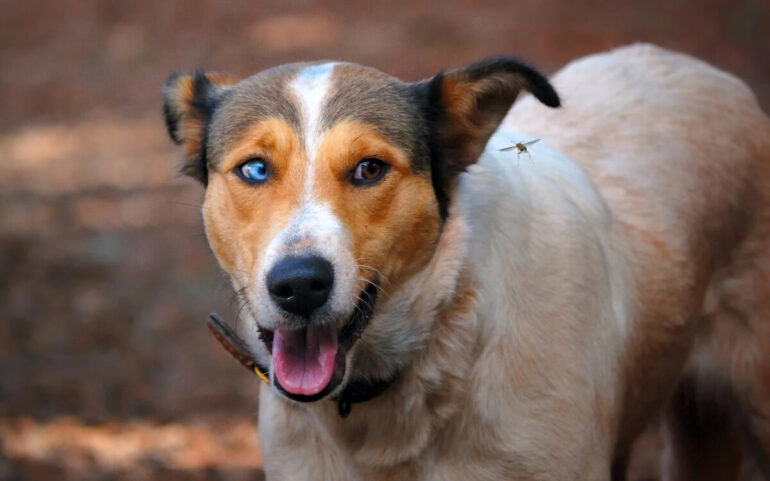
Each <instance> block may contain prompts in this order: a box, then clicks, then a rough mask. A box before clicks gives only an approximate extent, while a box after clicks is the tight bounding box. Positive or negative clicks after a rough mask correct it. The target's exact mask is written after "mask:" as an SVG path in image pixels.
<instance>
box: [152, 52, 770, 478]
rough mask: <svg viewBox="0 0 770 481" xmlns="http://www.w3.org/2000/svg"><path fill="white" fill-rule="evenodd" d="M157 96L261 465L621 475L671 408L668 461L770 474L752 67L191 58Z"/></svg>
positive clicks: (765, 187)
mask: <svg viewBox="0 0 770 481" xmlns="http://www.w3.org/2000/svg"><path fill="white" fill-rule="evenodd" d="M520 96H521V97H522V98H521V99H520V100H519V101H518V102H516V103H515V105H513V104H514V101H516V100H517V98H518V97H520ZM512 105H513V107H511V106H512ZM164 111H165V117H166V122H167V126H168V131H169V133H170V136H171V138H172V139H173V140H174V141H175V142H176V143H177V144H179V145H180V146H181V147H182V149H183V151H184V160H183V171H184V172H185V173H186V174H188V175H190V176H192V177H194V178H196V179H198V180H199V181H201V182H202V184H203V185H204V186H205V189H206V190H205V201H204V204H203V208H202V212H203V220H204V225H205V230H206V235H207V237H208V240H209V243H210V246H211V248H212V250H213V252H214V254H215V256H216V257H217V259H218V261H219V263H220V264H221V266H222V267H223V269H224V270H225V271H226V272H227V273H228V274H229V277H230V279H231V280H232V285H233V287H234V289H235V290H236V292H237V293H238V294H239V296H241V298H242V299H243V302H244V303H245V306H246V307H245V309H244V312H245V315H244V319H243V320H242V321H243V323H244V324H243V325H244V326H245V327H244V329H242V331H243V332H244V334H245V336H246V338H245V340H244V345H245V346H246V347H245V348H244V349H247V350H248V351H249V355H250V356H253V358H254V360H255V363H256V364H257V365H260V366H263V368H262V369H264V371H265V374H266V378H267V382H266V383H264V385H263V386H262V388H261V392H260V403H259V433H260V442H261V448H262V450H263V456H264V460H265V472H266V475H267V478H268V479H274V480H317V479H329V480H359V479H361V480H364V479H365V480H379V479H381V480H386V479H387V480H394V479H409V480H467V479H474V480H502V479H510V480H525V479H526V480H567V479H569V480H608V479H613V480H620V479H624V475H625V471H626V465H627V462H628V458H629V453H630V452H631V447H632V444H633V441H634V440H635V439H636V438H637V437H638V435H639V433H640V432H641V431H642V430H643V429H644V427H645V426H646V425H648V424H649V423H651V422H654V421H655V420H656V419H661V420H662V421H663V422H664V424H665V430H664V431H665V433H666V436H665V445H666V449H665V455H664V456H663V461H662V469H663V471H664V478H665V479H683V480H689V479H699V480H704V479H718V480H722V481H723V480H728V479H738V478H739V477H740V476H741V475H742V474H744V473H745V472H747V469H753V470H755V472H757V473H761V474H762V475H764V476H765V478H766V479H770V461H769V460H768V459H769V458H768V453H769V452H770V121H769V120H768V118H767V117H766V116H765V114H764V113H763V112H762V111H761V109H760V108H759V106H758V104H757V102H756V100H755V98H754V96H753V94H752V93H751V91H750V90H749V89H748V88H747V87H746V86H745V85H744V84H743V83H742V82H741V81H740V80H738V79H736V78H735V77H733V76H731V75H729V74H727V73H725V72H722V71H720V70H718V69H716V68H714V67H712V66H709V65H707V64H706V63H703V62H701V61H699V60H696V59H694V58H691V57H689V56H686V55H682V54H678V53H673V52H669V51H666V50H664V49H662V48H658V47H655V46H650V45H633V46H628V47H624V48H619V49H616V50H613V51H610V52H607V53H602V54H597V55H593V56H589V57H586V58H583V59H580V60H577V61H574V62H573V63H571V64H569V65H567V66H566V67H564V68H563V69H562V70H561V71H560V72H558V73H557V74H556V75H555V76H554V77H553V78H552V80H551V81H549V80H548V79H546V78H545V77H544V76H543V75H542V74H540V73H539V72H538V71H537V70H535V69H534V68H532V67H530V66H528V65H526V64H524V63H522V62H521V61H519V60H516V59H513V58H506V57H502V58H494V59H487V60H484V61H481V62H478V63H474V64H471V65H468V66H466V67H463V68H458V69H455V70H449V71H444V72H441V73H438V74H437V75H435V76H434V77H432V78H430V79H427V80H424V81H420V82H415V83H407V82H402V81H400V80H398V79H395V78H393V77H391V76H388V75H386V74H384V73H381V72H379V71H377V70H375V69H372V68H368V67H363V66H360V65H355V64H350V63H332V62H320V63H301V64H290V65H284V66H280V67H276V68H273V69H270V70H266V71H263V72H261V73H258V74H256V75H254V76H252V77H249V78H246V79H243V80H239V79H237V78H235V77H233V76H230V75H226V74H218V73H208V72H203V71H196V72H191V73H178V74H174V75H172V76H171V77H170V78H169V79H168V81H167V83H166V85H165V88H164ZM533 139H541V140H540V141H539V142H537V143H536V144H535V143H531V144H528V145H529V148H528V153H529V154H530V157H529V158H528V159H527V161H526V162H517V159H516V158H515V155H514V154H515V152H510V151H508V152H506V151H505V149H506V148H508V147H510V146H511V145H513V144H515V143H525V142H531V141H532V140H533ZM522 145H524V144H522Z"/></svg>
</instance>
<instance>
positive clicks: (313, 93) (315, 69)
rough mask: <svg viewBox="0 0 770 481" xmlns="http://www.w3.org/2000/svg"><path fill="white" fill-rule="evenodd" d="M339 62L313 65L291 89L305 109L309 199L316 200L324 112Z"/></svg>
mask: <svg viewBox="0 0 770 481" xmlns="http://www.w3.org/2000/svg"><path fill="white" fill-rule="evenodd" d="M336 65H337V64H336V63H333V62H329V63H323V64H319V65H311V66H309V67H305V68H304V69H302V70H300V71H299V73H298V74H297V77H296V78H295V79H294V80H293V81H292V82H291V84H290V85H289V88H290V89H291V91H292V92H293V93H294V95H295V96H296V97H297V99H298V100H299V105H300V108H301V109H302V131H303V133H304V141H305V152H306V154H307V170H306V174H305V201H306V202H309V201H311V200H312V195H313V180H314V179H315V164H316V158H315V156H316V151H317V150H318V146H319V144H320V142H321V134H322V132H321V126H320V120H321V112H322V109H323V106H324V100H325V98H326V96H327V95H328V93H329V87H330V86H331V76H332V72H333V71H334V67H335V66H336Z"/></svg>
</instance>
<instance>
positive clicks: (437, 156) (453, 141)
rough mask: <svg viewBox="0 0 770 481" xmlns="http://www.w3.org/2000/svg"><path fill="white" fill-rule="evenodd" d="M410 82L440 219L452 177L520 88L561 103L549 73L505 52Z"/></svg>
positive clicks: (479, 149)
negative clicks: (425, 141)
mask: <svg viewBox="0 0 770 481" xmlns="http://www.w3.org/2000/svg"><path fill="white" fill-rule="evenodd" d="M415 88H416V90H417V92H418V97H419V98H420V100H421V104H422V110H423V113H424V116H425V120H426V122H427V124H428V136H429V139H428V144H429V150H430V155H431V175H432V180H433V188H434V190H435V192H436V199H437V200H438V202H439V209H440V214H441V217H442V218H444V219H445V218H446V216H447V214H448V203H449V198H448V192H449V191H450V190H451V187H452V185H451V184H452V182H453V181H454V180H455V179H456V177H457V175H458V174H459V173H460V172H462V171H464V170H465V169H466V168H467V167H468V166H469V165H471V164H473V163H475V162H476V161H477V160H478V158H479V156H480V155H481V152H482V151H483V150H484V147H485V146H486V144H487V141H488V140H489V137H490V136H491V135H492V133H493V132H494V131H495V129H497V127H498V125H499V124H500V122H501V121H502V120H503V118H504V117H505V115H506V114H507V113H508V110H509V109H510V108H511V105H513V103H514V101H515V100H516V98H517V97H518V96H519V94H520V93H521V91H522V90H527V91H529V92H531V93H532V94H533V95H534V96H535V98H537V99H538V100H539V101H540V102H542V103H543V104H545V105H547V106H549V107H554V108H555V107H559V106H560V105H561V102H560V100H559V95H558V94H557V93H556V91H555V90H554V88H553V87H552V86H551V84H550V83H549V82H548V79H546V78H545V77H544V76H543V75H542V74H541V73H540V72H538V71H537V70H535V69H534V68H532V67H530V66H529V65H527V64H525V63H524V62H521V61H520V60H517V59H515V58H510V57H498V58H489V59H485V60H482V61H480V62H476V63H474V64H471V65H468V66H467V67H463V68H459V69H455V70H451V71H449V72H441V73H439V74H437V75H436V76H435V77H433V78H432V79H430V80H428V81H425V82H420V83H418V84H416V85H415Z"/></svg>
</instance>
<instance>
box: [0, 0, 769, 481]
mask: <svg viewBox="0 0 770 481" xmlns="http://www.w3.org/2000/svg"><path fill="white" fill-rule="evenodd" d="M277 5H278V2H268V1H266V0H260V1H254V0H240V1H230V2H205V1H202V0H186V1H184V2H182V1H166V2H149V1H141V0H137V1H130V2H126V1H118V0H108V1H98V0H66V1H64V0H62V1H50V2H44V1H39V0H36V1H23V2H14V1H11V0H0V106H1V109H0V112H2V114H1V115H0V173H1V175H0V307H1V308H2V314H1V315H0V321H1V322H0V480H42V479H62V480H75V479H77V480H83V479H85V480H128V479H148V480H153V479H158V480H160V479H164V480H177V479H179V480H231V479H232V480H241V479H244V480H245V479H260V478H261V471H260V470H259V466H260V465H261V460H260V457H259V455H258V452H257V441H256V435H255V430H254V427H253V426H254V422H253V421H254V419H255V413H256V402H257V396H256V388H257V383H256V379H255V378H254V377H253V376H249V375H248V374H247V373H246V372H245V371H244V370H243V369H242V368H241V367H239V366H238V365H237V364H236V363H235V362H234V361H233V360H231V359H229V358H228V357H227V356H226V355H225V354H224V352H223V351H222V350H221V349H220V348H219V347H218V346H217V345H216V344H215V343H214V341H213V340H212V339H210V338H209V334H208V332H207V331H206V330H205V328H204V327H203V320H204V319H205V316H206V314H207V312H209V311H210V310H218V311H219V312H221V313H225V314H228V315H229V317H234V316H235V314H236V313H235V306H234V304H233V303H232V302H231V301H230V291H229V287H228V286H227V283H226V281H225V279H224V277H223V276H222V274H221V273H220V271H219V270H218V268H217V266H216V263H215V261H214V260H213V258H212V256H211V254H210V253H209V252H208V249H207V247H206V242H205V239H204V237H203V232H202V228H201V224H200V220H199V213H198V206H199V204H200V202H201V198H202V189H201V188H199V187H198V186H197V185H196V184H194V183H193V182H192V181H190V180H186V179H179V178H177V177H176V176H175V174H174V163H175V159H176V157H175V152H174V150H173V149H172V147H171V144H170V142H169V141H168V140H167V139H166V137H165V132H164V126H163V123H162V119H161V115H160V86H161V85H162V83H163V80H164V78H165V76H166V75H167V74H168V73H169V72H171V71H173V70H175V69H179V68H192V67H206V68H212V69H218V70H227V71H232V72H235V73H237V74H241V75H246V74H249V73H253V72H255V71H258V70H260V69H263V68H265V67H269V66H271V65H274V64H277V63H283V62H287V61H293V60H306V59H319V58H334V59H344V60H351V61H356V62H360V63H366V64H369V65H373V66H376V67H379V68H381V69H383V70H386V71H388V72H391V73H394V74H396V75H399V76H401V77H403V78H407V79H418V78H421V77H425V76H428V75H430V74H431V73H433V72H435V71H437V70H438V69H440V68H443V67H449V66H457V65H460V64H463V63H466V62H469V61H472V60H475V59H478V58H480V57H482V56H486V55H490V54H495V53H515V54H518V55H520V56H522V57H523V58H526V59H529V60H530V61H532V62H533V63H535V64H537V65H539V66H540V67H541V68H542V69H543V70H545V71H549V72H550V71H554V70H555V69H557V68H558V67H559V66H560V65H562V64H563V63H565V62H566V61H568V60H569V59H572V58H574V57H577V56H580V55H583V54H587V53H590V52H594V51H598V50H603V49H606V48H610V47H613V46H618V45H622V44H625V43H628V42H632V41H638V40H645V41H652V42H655V43H659V44H662V45H665V46H668V47H671V48H675V49H679V50H684V51H686V52H690V53H693V54H696V55H698V56H701V57H703V58H705V59H707V60H710V61H712V62H714V63H716V64H717V65H719V66H721V67H723V68H726V69H728V70H730V71H732V72H734V73H736V74H737V75H739V76H740V77H742V78H743V79H744V80H746V81H747V82H748V83H749V84H750V85H751V86H752V87H753V88H754V89H755V91H756V92H757V94H758V96H759V98H760V100H761V101H762V103H763V105H765V107H766V108H767V107H768V106H770V74H769V72H770V35H768V34H767V32H768V31H770V4H768V3H767V1H766V0H747V1H735V0H720V1H709V2H704V1H696V0H688V1H680V2H666V1H662V0H659V1H649V2H636V1H632V0H627V1H616V2H606V3H605V4H603V5H600V4H598V3H596V2H578V1H567V0H564V1H557V0H541V1H538V2H534V1H532V2H524V1H520V2H509V1H502V0H494V1H488V2H473V3H471V2H467V3H461V2H457V1H444V2H440V3H439V2H433V3H431V2H428V1H424V0H422V1H409V2H407V1H403V2H378V3H375V2H366V1H356V2H345V3H343V2H340V3H335V2H330V1H324V2H318V3H312V2H282V3H281V5H282V6H277ZM644 443H645V446H647V447H646V448H645V449H643V450H642V456H641V457H640V458H639V459H638V460H637V465H636V466H637V467H636V468H635V472H636V473H637V474H638V476H637V478H639V477H647V479H655V476H656V474H655V470H654V469H653V466H654V463H655V460H656V459H657V447H656V446H657V441H656V438H655V437H652V436H651V437H649V438H647V439H646V440H645V441H644Z"/></svg>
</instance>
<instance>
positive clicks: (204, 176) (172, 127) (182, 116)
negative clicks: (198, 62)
mask: <svg viewBox="0 0 770 481" xmlns="http://www.w3.org/2000/svg"><path fill="white" fill-rule="evenodd" d="M237 82H238V79H237V78H236V77H234V76H232V75H228V74H220V73H210V72H208V73H207V72H203V71H195V72H193V73H174V74H172V75H170V76H169V78H168V80H166V84H165V86H164V87H163V114H164V115H165V117H166V127H167V128H168V134H169V136H171V139H172V140H173V141H174V142H175V143H176V144H177V145H181V146H182V148H183V149H184V154H185V158H184V163H183V165H182V173H184V174H186V175H189V176H190V177H194V178H196V179H198V180H199V181H201V182H202V183H203V185H206V183H207V180H208V166H207V160H206V129H207V126H208V123H209V121H210V120H211V116H212V114H213V113H214V111H215V110H216V107H217V105H218V104H219V102H220V101H221V99H222V97H223V95H224V94H225V93H226V92H227V90H229V89H230V88H231V86H232V85H234V84H235V83H237Z"/></svg>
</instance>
